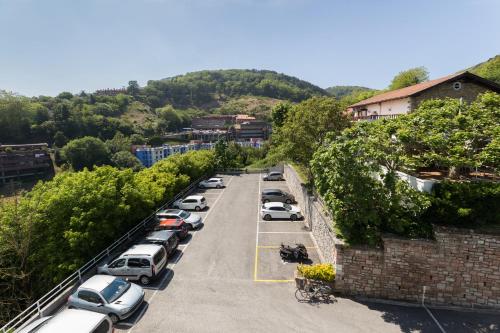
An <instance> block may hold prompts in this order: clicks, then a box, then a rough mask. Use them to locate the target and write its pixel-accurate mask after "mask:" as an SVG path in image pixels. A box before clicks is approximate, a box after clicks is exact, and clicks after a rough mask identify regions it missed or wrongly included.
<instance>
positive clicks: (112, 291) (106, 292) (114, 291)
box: [101, 279, 130, 303]
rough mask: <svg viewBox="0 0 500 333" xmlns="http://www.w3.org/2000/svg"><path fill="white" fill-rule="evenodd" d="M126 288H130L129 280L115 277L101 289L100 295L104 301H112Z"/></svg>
mask: <svg viewBox="0 0 500 333" xmlns="http://www.w3.org/2000/svg"><path fill="white" fill-rule="evenodd" d="M128 288H130V282H127V281H125V280H123V279H115V280H114V281H113V282H111V283H110V284H109V285H108V286H107V287H106V288H104V289H103V290H101V295H102V297H104V299H105V300H106V302H108V303H113V302H114V301H116V300H117V299H118V298H120V296H121V295H123V293H125V292H126V291H127V290H128Z"/></svg>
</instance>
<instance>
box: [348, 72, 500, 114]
mask: <svg viewBox="0 0 500 333" xmlns="http://www.w3.org/2000/svg"><path fill="white" fill-rule="evenodd" d="M486 91H494V92H497V93H500V85H498V84H496V83H495V82H493V81H489V80H487V79H484V78H482V77H480V76H477V75H474V74H472V73H469V72H462V73H458V74H453V75H448V76H445V77H442V78H440V79H436V80H431V81H427V82H422V83H419V84H415V85H413V86H410V87H406V88H402V89H397V90H393V91H389V92H386V93H383V94H379V95H375V96H373V97H370V98H368V99H365V100H363V101H360V102H358V103H356V104H353V105H351V106H349V108H348V109H347V110H348V112H350V113H352V115H353V118H354V120H375V119H380V118H396V117H398V116H400V115H402V114H407V113H409V112H411V111H413V110H415V109H416V108H417V107H418V106H419V105H420V103H421V102H422V101H424V100H427V99H432V98H445V97H450V98H462V99H463V100H464V101H466V102H472V101H473V100H474V99H476V97H477V95H479V94H481V93H484V92H486Z"/></svg>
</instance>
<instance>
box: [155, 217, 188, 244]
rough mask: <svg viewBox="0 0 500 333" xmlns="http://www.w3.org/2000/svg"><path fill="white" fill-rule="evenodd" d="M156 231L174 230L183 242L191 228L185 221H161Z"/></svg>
mask: <svg viewBox="0 0 500 333" xmlns="http://www.w3.org/2000/svg"><path fill="white" fill-rule="evenodd" d="M154 230H155V231H160V230H172V231H174V232H175V234H176V235H177V237H179V239H181V240H182V239H185V238H186V237H187V236H188V234H189V231H188V230H189V226H188V225H187V223H186V222H185V221H184V220H183V219H160V221H159V222H158V224H157V225H156V226H155V228H154Z"/></svg>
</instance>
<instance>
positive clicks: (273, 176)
mask: <svg viewBox="0 0 500 333" xmlns="http://www.w3.org/2000/svg"><path fill="white" fill-rule="evenodd" d="M262 180H285V178H284V177H283V173H281V172H279V171H271V172H269V173H267V174H265V175H264V176H263V177H262Z"/></svg>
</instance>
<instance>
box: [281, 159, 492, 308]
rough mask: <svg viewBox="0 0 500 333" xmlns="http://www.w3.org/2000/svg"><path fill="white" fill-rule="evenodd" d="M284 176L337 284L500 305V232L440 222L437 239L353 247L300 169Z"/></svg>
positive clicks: (391, 294) (364, 292) (345, 289)
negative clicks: (307, 187)
mask: <svg viewBox="0 0 500 333" xmlns="http://www.w3.org/2000/svg"><path fill="white" fill-rule="evenodd" d="M285 178H286V180H287V182H288V185H289V187H290V189H291V191H292V193H293V194H294V195H295V197H296V199H297V201H298V202H299V204H300V205H301V207H302V209H304V211H305V216H306V220H307V222H308V224H309V226H310V228H311V231H312V234H313V236H314V238H315V240H316V242H317V244H318V247H319V251H320V252H321V254H322V256H323V260H324V261H325V262H330V263H333V264H334V265H335V267H336V271H337V277H336V282H335V287H336V289H337V290H338V291H339V292H341V293H344V294H346V295H360V296H365V297H375V298H386V299H393V300H404V301H411V302H421V301H422V297H423V292H424V287H425V302H426V303H429V304H436V305H456V306H462V307H469V308H494V309H500V236H499V235H487V234H478V233H475V232H473V231H472V230H464V229H453V228H442V227H435V240H432V241H431V240H410V239H401V238H398V237H394V236H390V235H387V236H385V237H384V238H383V246H382V247H381V248H368V247H349V246H347V245H345V244H343V243H342V242H341V241H340V240H338V239H337V238H335V236H334V233H333V232H332V230H331V227H330V226H331V223H332V222H331V219H330V218H329V217H328V215H327V214H325V212H324V208H323V205H322V204H321V202H320V201H319V200H314V198H313V197H312V196H309V195H308V194H307V191H306V190H305V187H304V186H303V184H302V183H301V181H300V178H298V175H297V174H296V172H295V171H294V170H293V169H292V168H291V167H290V166H286V167H285Z"/></svg>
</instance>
